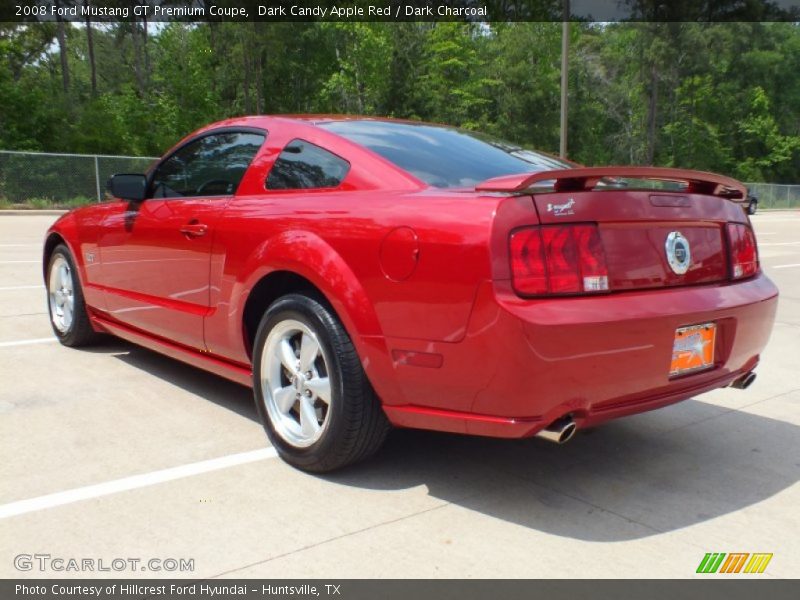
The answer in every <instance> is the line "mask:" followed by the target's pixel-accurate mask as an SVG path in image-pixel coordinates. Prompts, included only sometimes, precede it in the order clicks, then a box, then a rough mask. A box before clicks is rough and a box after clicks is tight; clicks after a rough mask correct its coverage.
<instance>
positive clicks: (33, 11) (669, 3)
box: [0, 0, 800, 22]
mask: <svg viewBox="0 0 800 600" xmlns="http://www.w3.org/2000/svg"><path fill="white" fill-rule="evenodd" d="M87 19H88V20H90V21H94V22H103V21H107V22H111V21H131V20H144V19H146V20H148V21H242V22H244V21H274V22H277V21H339V22H348V21H388V22H391V21H475V22H487V21H564V20H572V21H598V22H609V21H693V22H717V21H792V22H795V21H800V0H571V1H569V2H565V1H564V0H338V1H337V0H288V1H285V0H284V1H277V0H3V2H2V5H1V6H0V21H6V22H21V21H29V22H35V21H55V20H63V21H76V22H84V21H86V20H87Z"/></svg>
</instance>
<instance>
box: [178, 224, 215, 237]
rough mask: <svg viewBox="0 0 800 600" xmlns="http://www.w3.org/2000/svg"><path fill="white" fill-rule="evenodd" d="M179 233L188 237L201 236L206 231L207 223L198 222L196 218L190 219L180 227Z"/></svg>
mask: <svg viewBox="0 0 800 600" xmlns="http://www.w3.org/2000/svg"><path fill="white" fill-rule="evenodd" d="M181 233H182V234H183V235H185V236H186V237H190V238H196V237H202V236H204V235H205V234H206V233H208V225H206V224H205V223H200V222H199V221H197V219H192V220H191V221H189V222H188V223H187V224H186V225H184V226H183V227H181Z"/></svg>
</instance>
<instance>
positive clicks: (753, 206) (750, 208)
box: [747, 200, 758, 215]
mask: <svg viewBox="0 0 800 600" xmlns="http://www.w3.org/2000/svg"><path fill="white" fill-rule="evenodd" d="M756 210H758V202H757V201H756V200H750V204H748V205H747V214H748V215H754V214H756Z"/></svg>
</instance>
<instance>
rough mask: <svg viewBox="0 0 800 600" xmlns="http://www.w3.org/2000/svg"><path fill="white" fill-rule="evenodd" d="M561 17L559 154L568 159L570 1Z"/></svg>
mask: <svg viewBox="0 0 800 600" xmlns="http://www.w3.org/2000/svg"><path fill="white" fill-rule="evenodd" d="M563 8H564V12H563V14H562V16H561V142H560V144H559V150H558V154H559V156H561V158H566V157H567V87H568V83H569V0H563Z"/></svg>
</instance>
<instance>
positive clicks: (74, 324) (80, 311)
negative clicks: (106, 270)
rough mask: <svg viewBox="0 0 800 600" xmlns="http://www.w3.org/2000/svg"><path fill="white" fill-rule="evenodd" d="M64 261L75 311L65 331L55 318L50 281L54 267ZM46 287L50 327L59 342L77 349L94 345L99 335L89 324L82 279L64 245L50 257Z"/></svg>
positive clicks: (56, 248)
mask: <svg viewBox="0 0 800 600" xmlns="http://www.w3.org/2000/svg"><path fill="white" fill-rule="evenodd" d="M60 260H63V261H65V262H66V263H67V266H68V268H69V272H70V274H71V277H72V293H73V309H72V320H71V322H70V323H69V325H68V326H67V327H66V328H65V329H63V330H62V329H61V328H59V326H57V325H56V322H55V318H54V316H53V303H54V297H53V295H52V294H51V293H50V279H51V277H52V269H53V265H54V264H55V263H56V262H58V261H60ZM46 273H47V274H46V279H45V285H46V286H47V309H48V310H47V314H48V316H49V318H50V326H51V327H52V328H53V333H54V334H55V336H56V337H57V338H58V341H59V342H61V343H62V344H63V345H65V346H69V347H71V348H76V347H79V346H88V345H90V344H94V343H96V342H97V341H98V339H100V334H98V333H97V332H96V331H95V330H94V329H92V325H91V323H90V322H89V315H88V313H87V312H86V303H85V302H84V299H83V290H82V289H81V283H80V278H79V277H78V270H77V268H76V267H75V261H74V260H73V258H72V253H71V252H70V251H69V248H67V247H66V246H65V245H64V244H59V245H58V246H56V247H55V249H54V250H53V253H52V254H51V255H50V260H49V262H48V263H47V272H46Z"/></svg>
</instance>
